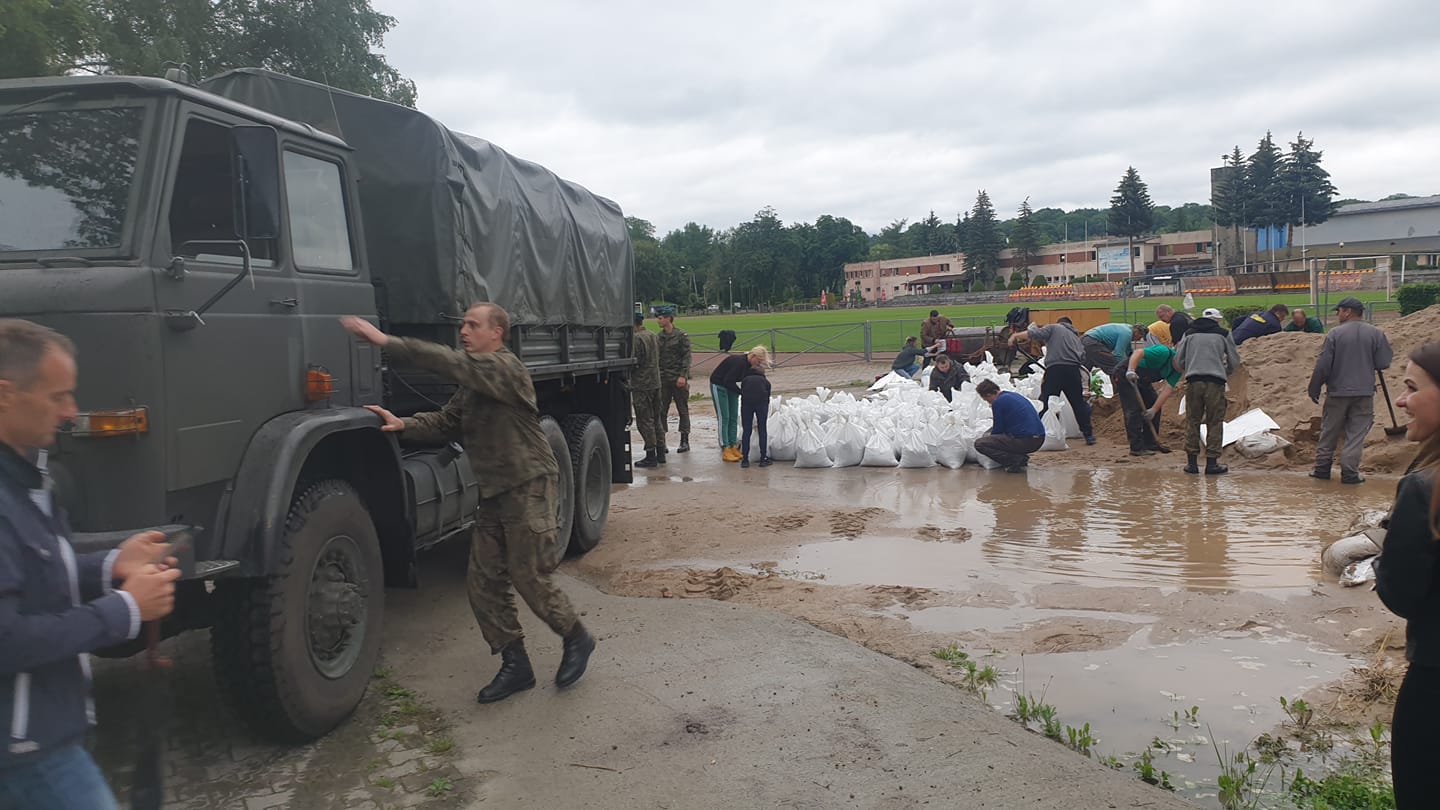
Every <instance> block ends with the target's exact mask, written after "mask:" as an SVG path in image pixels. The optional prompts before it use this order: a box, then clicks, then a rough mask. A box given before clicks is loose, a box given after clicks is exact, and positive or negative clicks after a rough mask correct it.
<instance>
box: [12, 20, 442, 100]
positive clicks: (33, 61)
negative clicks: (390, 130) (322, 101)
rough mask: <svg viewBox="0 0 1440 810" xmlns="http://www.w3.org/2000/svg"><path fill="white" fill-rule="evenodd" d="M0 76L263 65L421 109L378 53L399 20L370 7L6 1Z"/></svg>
mask: <svg viewBox="0 0 1440 810" xmlns="http://www.w3.org/2000/svg"><path fill="white" fill-rule="evenodd" d="M4 5H5V12H4V13H3V15H0V79H3V78H16V77H24V76H46V75H61V74H69V73H121V74H130V75H137V76H161V75H164V72H165V68H166V67H167V66H170V65H172V64H181V63H183V64H187V65H189V66H190V68H191V76H193V77H194V78H195V79H201V78H204V77H206V76H213V75H214V74H216V73H221V72H223V71H226V70H229V69H231V68H237V67H258V68H266V69H269V70H274V71H278V72H280V73H288V74H290V75H292V76H299V77H301V78H304V79H310V80H312V81H316V82H321V83H323V84H328V85H331V86H333V87H339V88H342V89H345V90H350V91H352V92H355V93H360V94H362V95H367V96H375V97H376V98H383V99H386V100H388V101H393V102H396V103H398V104H404V105H406V106H407V107H414V106H415V97H416V91H415V83H414V82H413V81H411V80H409V79H407V78H405V77H404V76H402V75H401V74H400V72H399V71H398V70H396V69H395V68H394V67H393V66H391V65H390V63H389V62H387V61H386V60H385V57H384V56H382V55H380V54H378V53H375V49H377V48H379V47H380V46H381V44H382V42H383V40H384V38H385V34H386V33H388V32H389V31H390V29H392V28H394V27H395V18H394V17H391V16H389V15H386V14H381V13H379V12H377V11H375V10H374V9H373V8H371V6H370V0H6V2H5V4H4Z"/></svg>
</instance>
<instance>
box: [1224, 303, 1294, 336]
mask: <svg viewBox="0 0 1440 810" xmlns="http://www.w3.org/2000/svg"><path fill="white" fill-rule="evenodd" d="M1288 317H1290V308H1289V307H1287V306H1285V305H1284V304H1276V305H1275V306H1273V307H1270V308H1269V309H1267V310H1265V311H1264V312H1252V313H1250V314H1249V315H1246V316H1245V317H1244V318H1243V319H1241V321H1240V323H1238V324H1236V325H1235V328H1234V329H1231V330H1230V339H1231V340H1234V341H1235V345H1236V346H1239V345H1240V344H1241V343H1244V342H1245V341H1247V340H1249V339H1250V338H1257V337H1265V336H1266V335H1273V334H1275V333H1277V332H1279V331H1280V330H1281V329H1284V328H1285V319H1286V318H1288Z"/></svg>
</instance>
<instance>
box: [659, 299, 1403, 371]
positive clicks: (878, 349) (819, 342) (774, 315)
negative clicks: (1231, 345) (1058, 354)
mask: <svg viewBox="0 0 1440 810" xmlns="http://www.w3.org/2000/svg"><path fill="white" fill-rule="evenodd" d="M1346 295H1354V296H1355V297H1357V298H1359V299H1360V300H1361V301H1364V302H1366V303H1367V304H1370V303H1375V302H1383V301H1384V300H1385V291H1384V290H1373V291H1361V292H1345V293H1337V292H1334V291H1332V292H1331V293H1330V306H1332V307H1333V306H1334V305H1335V302H1336V301H1339V300H1340V299H1341V298H1343V297H1345V296H1346ZM1322 300H1323V298H1322ZM1181 303H1182V301H1181V299H1180V298H1178V297H1176V298H1167V297H1159V296H1157V297H1152V298H1131V299H1128V300H1126V301H1122V300H1120V299H1118V298H1115V299H1111V300H1108V301H1105V300H1100V301H1045V302H1019V303H1000V304H966V305H959V306H945V305H921V306H915V307H866V308H861V309H830V310H813V311H808V312H755V313H743V314H738V315H726V314H719V315H681V316H679V317H678V318H677V319H676V323H677V325H679V326H680V328H682V329H684V330H685V331H686V332H689V333H690V336H691V338H692V340H693V341H694V342H695V346H696V348H697V350H698V349H702V347H703V349H710V350H713V348H714V345H715V334H716V333H717V332H719V331H720V330H722V329H733V330H735V333H736V335H737V340H736V343H735V345H736V346H737V347H745V346H753V345H756V344H759V345H764V346H767V347H771V348H773V350H774V351H778V352H799V351H812V352H815V351H819V352H862V351H864V348H865V330H864V328H863V326H862V324H863V323H864V322H866V321H869V322H870V333H871V338H870V341H871V347H872V350H873V352H874V353H875V354H876V356H881V355H888V354H890V353H893V352H895V351H898V350H899V348H900V346H902V345H903V344H904V342H905V338H906V337H908V336H910V335H917V336H918V335H919V334H920V322H921V321H923V320H925V318H927V317H929V315H930V310H931V309H938V310H940V313H941V314H942V315H944V316H946V317H947V318H949V319H950V320H952V321H954V322H955V325H956V326H1000V325H1002V324H1003V322H1004V319H1005V313H1007V312H1009V311H1010V309H1011V307H1015V306H1028V307H1030V308H1031V309H1109V310H1110V313H1111V316H1110V317H1111V320H1113V321H1125V320H1128V321H1130V322H1137V321H1143V322H1145V323H1149V322H1151V321H1153V320H1155V308H1156V307H1158V306H1160V305H1161V304H1169V305H1170V306H1172V307H1175V308H1177V309H1178V308H1180V305H1181ZM1279 303H1283V304H1287V305H1289V306H1291V307H1297V306H1299V307H1304V308H1307V309H1309V308H1310V306H1309V304H1310V297H1309V293H1300V294H1298V295H1297V294H1293V293H1291V294H1283V295H1217V296H1212V297H1206V298H1199V297H1197V298H1196V299H1195V308H1194V309H1193V310H1192V311H1191V314H1194V315H1199V314H1200V310H1202V309H1204V308H1206V307H1218V308H1220V309H1224V308H1226V307H1234V306H1249V307H1254V308H1255V309H1264V308H1266V307H1269V306H1270V305H1272V304H1279ZM1391 306H1394V304H1392V305H1391ZM1314 309H1315V310H1317V311H1316V312H1313V313H1311V314H1316V315H1320V316H1321V317H1322V318H1323V317H1324V316H1325V313H1323V312H1319V311H1318V310H1319V309H1321V308H1320V307H1315V308H1314ZM1127 314H1128V318H1127V317H1126V315H1127ZM1332 319H1333V316H1331V317H1330V318H1326V320H1327V321H1329V320H1332ZM649 324H650V327H651V328H652V329H653V328H655V327H654V322H653V321H651V322H649Z"/></svg>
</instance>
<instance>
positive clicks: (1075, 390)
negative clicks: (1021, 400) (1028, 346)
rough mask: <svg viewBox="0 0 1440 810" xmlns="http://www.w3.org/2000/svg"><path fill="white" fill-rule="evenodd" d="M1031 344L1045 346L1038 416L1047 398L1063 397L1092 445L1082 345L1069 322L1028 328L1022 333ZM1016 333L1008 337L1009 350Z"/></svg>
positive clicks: (1048, 400)
mask: <svg viewBox="0 0 1440 810" xmlns="http://www.w3.org/2000/svg"><path fill="white" fill-rule="evenodd" d="M1024 334H1025V335H1027V336H1028V337H1029V338H1030V339H1031V340H1035V341H1039V342H1040V343H1043V344H1045V377H1044V379H1042V380H1041V382H1040V415H1041V416H1044V415H1045V410H1046V409H1047V408H1049V407H1050V397H1053V396H1057V395H1059V394H1064V395H1065V399H1067V400H1069V401H1070V410H1071V411H1073V412H1074V414H1075V422H1076V424H1077V425H1079V427H1080V433H1081V434H1082V435H1083V436H1084V437H1085V443H1086V444H1094V443H1095V431H1094V429H1093V428H1092V427H1091V425H1090V404H1089V403H1087V402H1086V401H1085V384H1086V382H1088V380H1089V378H1088V376H1087V375H1086V374H1085V371H1084V369H1082V368H1081V365H1082V364H1084V362H1085V345H1084V344H1083V343H1082V342H1081V340H1080V335H1079V333H1077V332H1076V331H1075V327H1074V326H1073V325H1072V324H1071V322H1070V319H1069V318H1063V317H1062V318H1061V319H1060V320H1059V321H1057V322H1056V323H1052V324H1050V325H1049V326H1037V325H1036V324H1033V323H1032V324H1030V328H1029V329H1027V330H1026V331H1025V333H1024ZM1019 337H1020V333H1018V332H1017V333H1016V334H1013V335H1011V336H1010V344H1011V345H1012V346H1013V345H1014V344H1015V341H1016V339H1017V338H1019Z"/></svg>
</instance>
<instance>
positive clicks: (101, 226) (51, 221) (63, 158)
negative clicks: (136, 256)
mask: <svg viewBox="0 0 1440 810" xmlns="http://www.w3.org/2000/svg"><path fill="white" fill-rule="evenodd" d="M0 110H3V108H0ZM144 118H145V110H144V108H142V107H94V108H81V109H75V108H71V109H64V110H53V109H52V110H34V109H28V110H27V109H21V108H19V107H17V108H16V111H15V112H14V113H13V114H9V115H6V114H4V112H3V111H0V252H5V251H36V250H86V249H103V248H116V247H119V246H120V242H121V236H122V234H123V231H124V226H125V217H126V213H127V210H126V209H127V207H128V205H129V200H130V187H131V185H132V183H133V182H134V178H135V165H136V162H137V160H138V159H139V154H140V128H141V124H142V123H143V122H144Z"/></svg>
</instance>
